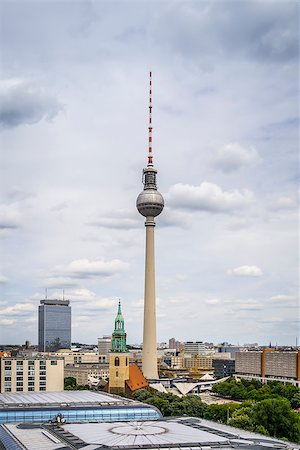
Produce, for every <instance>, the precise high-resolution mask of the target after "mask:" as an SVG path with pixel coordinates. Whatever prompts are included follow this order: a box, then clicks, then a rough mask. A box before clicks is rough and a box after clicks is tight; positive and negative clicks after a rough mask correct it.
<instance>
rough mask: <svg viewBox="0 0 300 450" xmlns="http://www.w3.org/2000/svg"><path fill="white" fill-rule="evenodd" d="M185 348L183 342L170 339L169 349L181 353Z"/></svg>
mask: <svg viewBox="0 0 300 450" xmlns="http://www.w3.org/2000/svg"><path fill="white" fill-rule="evenodd" d="M183 347H184V344H183V342H180V341H176V339H175V338H171V339H169V348H171V349H175V350H177V351H181V350H182V349H183Z"/></svg>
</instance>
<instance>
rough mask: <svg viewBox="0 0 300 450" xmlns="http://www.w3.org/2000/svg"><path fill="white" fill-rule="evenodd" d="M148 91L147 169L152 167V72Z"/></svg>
mask: <svg viewBox="0 0 300 450" xmlns="http://www.w3.org/2000/svg"><path fill="white" fill-rule="evenodd" d="M149 87H150V90H149V128H148V129H149V143H148V167H149V166H153V162H152V72H150V86H149Z"/></svg>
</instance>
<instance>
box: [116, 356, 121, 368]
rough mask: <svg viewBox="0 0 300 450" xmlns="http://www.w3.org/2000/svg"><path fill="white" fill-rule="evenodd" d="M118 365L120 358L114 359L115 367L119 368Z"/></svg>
mask: <svg viewBox="0 0 300 450" xmlns="http://www.w3.org/2000/svg"><path fill="white" fill-rule="evenodd" d="M119 365H120V358H118V357H116V358H115V366H119Z"/></svg>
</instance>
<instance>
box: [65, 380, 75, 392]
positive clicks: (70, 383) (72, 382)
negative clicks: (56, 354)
mask: <svg viewBox="0 0 300 450" xmlns="http://www.w3.org/2000/svg"><path fill="white" fill-rule="evenodd" d="M76 386H77V381H76V378H74V377H66V378H65V379H64V389H65V390H67V391H70V390H74V388H75V389H76Z"/></svg>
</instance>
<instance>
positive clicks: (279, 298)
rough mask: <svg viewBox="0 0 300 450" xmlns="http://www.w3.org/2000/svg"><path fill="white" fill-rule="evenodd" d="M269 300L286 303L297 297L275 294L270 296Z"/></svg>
mask: <svg viewBox="0 0 300 450" xmlns="http://www.w3.org/2000/svg"><path fill="white" fill-rule="evenodd" d="M270 299H271V300H273V301H274V302H283V303H286V302H290V301H294V300H296V299H297V297H296V296H295V295H286V294H277V295H272V297H271V298H270Z"/></svg>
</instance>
